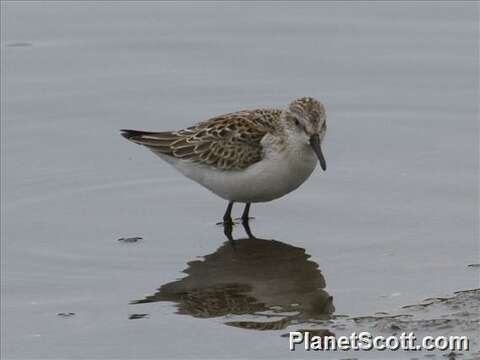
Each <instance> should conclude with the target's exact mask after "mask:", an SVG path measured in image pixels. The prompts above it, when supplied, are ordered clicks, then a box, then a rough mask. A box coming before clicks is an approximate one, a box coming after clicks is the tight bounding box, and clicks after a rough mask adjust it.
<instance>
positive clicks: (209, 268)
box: [133, 238, 334, 329]
mask: <svg viewBox="0 0 480 360" xmlns="http://www.w3.org/2000/svg"><path fill="white" fill-rule="evenodd" d="M309 257H310V256H309V255H307V254H306V253H305V249H302V248H299V247H294V246H291V245H288V244H285V243H282V242H280V241H276V240H263V239H255V238H249V239H240V240H234V241H233V243H232V241H228V242H225V243H224V244H223V245H222V246H221V247H220V248H218V249H217V251H215V252H214V253H213V254H210V255H207V256H205V257H204V260H203V261H200V260H196V261H191V262H189V263H188V268H187V269H186V270H184V272H185V273H186V274H188V276H187V277H185V278H183V279H181V280H178V281H174V282H171V283H168V284H165V285H162V286H161V287H160V288H159V289H158V290H157V292H156V293H155V294H153V295H151V296H147V297H146V298H145V299H142V300H137V301H134V302H133V303H134V304H139V303H149V302H157V301H173V302H176V303H177V308H178V313H179V314H188V315H191V316H194V317H199V318H210V317H218V316H225V315H231V314H233V315H247V314H250V315H259V314H258V313H259V312H268V313H269V314H270V315H271V314H276V315H278V316H280V317H282V319H281V320H280V321H274V322H270V323H265V322H253V321H240V322H232V323H228V324H229V325H233V326H239V327H244V328H257V329H260V328H262V326H263V327H264V329H267V328H269V329H273V328H284V327H286V326H288V325H289V324H290V323H291V322H292V321H296V322H302V320H304V321H308V320H309V319H310V320H314V319H325V318H328V316H329V315H330V314H332V313H333V312H334V307H333V302H332V297H331V296H330V295H329V294H328V293H327V292H326V291H325V290H323V288H324V287H325V279H324V278H323V275H322V273H321V272H320V270H319V269H318V265H317V264H316V263H315V262H313V261H311V260H308V258H309ZM285 312H293V314H294V315H292V313H290V314H289V315H285V314H281V313H285ZM262 324H263V325H262Z"/></svg>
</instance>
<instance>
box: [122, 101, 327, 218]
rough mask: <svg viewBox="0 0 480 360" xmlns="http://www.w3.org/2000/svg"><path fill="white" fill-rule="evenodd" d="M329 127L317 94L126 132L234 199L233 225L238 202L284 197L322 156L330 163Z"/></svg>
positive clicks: (322, 160) (228, 215)
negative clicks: (182, 125) (325, 147)
mask: <svg viewBox="0 0 480 360" xmlns="http://www.w3.org/2000/svg"><path fill="white" fill-rule="evenodd" d="M326 131H327V124H326V114H325V108H324V107H323V105H322V104H321V103H320V102H319V101H318V100H316V99H314V98H311V97H303V98H300V99H297V100H294V101H292V102H291V103H290V104H289V105H288V107H287V108H286V109H255V110H244V111H238V112H234V113H229V114H225V115H220V116H216V117H214V118H211V119H209V120H206V121H203V122H200V123H198V124H196V125H193V126H191V127H188V128H186V129H183V130H178V131H162V132H147V131H138V130H121V134H122V136H124V137H125V138H126V139H128V140H130V141H132V142H134V143H136V144H140V145H144V146H146V147H147V148H148V149H150V150H151V151H153V152H154V153H155V154H156V155H158V156H160V157H161V158H162V159H164V160H165V161H167V162H168V163H170V164H171V165H173V166H174V167H175V168H176V169H177V170H179V171H180V172H181V173H182V174H183V175H185V176H186V177H188V178H190V179H192V180H194V181H196V182H197V183H199V184H200V185H203V186H204V187H206V188H207V189H209V190H210V191H212V192H213V193H215V194H216V195H218V196H220V197H221V198H223V199H225V200H227V201H228V206H227V210H226V212H225V215H224V216H223V223H224V224H232V217H231V212H232V207H233V204H234V203H235V202H239V203H245V209H244V211H243V214H242V221H243V222H248V219H249V217H248V216H249V211H250V205H251V203H257V202H266V201H271V200H274V199H278V198H280V197H282V196H283V195H285V194H288V193H289V192H291V191H293V190H295V189H296V188H298V187H299V186H300V185H301V184H302V183H303V182H304V181H305V180H306V179H307V178H308V177H309V176H310V175H311V173H312V172H313V170H314V169H315V166H316V164H317V158H318V161H319V162H320V166H321V168H322V169H323V170H326V168H327V165H326V162H325V158H324V156H323V153H322V150H321V144H322V141H323V139H324V137H325V133H326Z"/></svg>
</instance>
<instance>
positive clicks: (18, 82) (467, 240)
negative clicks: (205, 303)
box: [1, 1, 479, 359]
mask: <svg viewBox="0 0 480 360" xmlns="http://www.w3.org/2000/svg"><path fill="white" fill-rule="evenodd" d="M477 7H478V4H477V3H475V2H440V3H419V2H405V3H396V2H380V3H360V2H355V3H354V2H321V3H313V2H305V3H288V2H281V3H273V2H263V3H253V2H248V3H227V2H217V3H214V2H211V3H189V2H178V3H168V2H142V3H128V2H118V3H107V2H71V3H66V2H49V3H44V2H36V1H35V2H26V1H25V2H16V1H15V2H14V1H9V2H7V1H5V2H2V4H1V10H2V18H1V26H2V39H1V40H2V42H1V56H2V74H1V75H2V80H1V86H2V88H1V91H2V97H1V105H2V109H1V111H2V124H1V125H2V128H1V130H2V131H1V156H2V158H1V160H2V163H1V166H2V168H1V170H2V179H1V180H2V209H1V210H2V211H1V213H2V214H1V215H2V229H1V231H2V233H1V240H2V243H1V250H2V251H1V256H2V268H1V270H2V272H1V276H2V278H1V280H2V281H1V285H2V332H1V336H2V349H1V351H2V357H4V358H8V359H13V358H173V357H178V358H187V357H188V358H197V357H198V358H225V357H228V358H270V357H271V358H283V357H303V356H306V357H315V358H342V357H345V356H348V355H349V354H341V353H340V354H318V353H313V354H312V353H303V352H300V353H298V352H296V353H290V352H289V351H288V350H287V346H288V343H287V340H286V339H285V338H282V337H280V336H279V334H281V333H284V332H285V331H281V332H275V331H273V332H256V331H248V330H244V329H236V328H231V327H227V326H225V325H224V324H223V320H224V319H220V318H213V319H196V318H193V317H190V316H186V315H183V316H181V315H177V314H175V306H174V304H172V303H168V302H161V303H154V304H142V305H129V302H130V301H131V300H135V299H139V298H142V297H143V296H145V295H149V294H152V293H154V292H155V289H156V288H158V287H159V286H160V285H162V284H165V283H167V282H171V281H173V280H175V279H178V278H181V277H182V276H184V275H182V273H181V270H183V269H184V268H186V267H187V265H186V263H187V262H188V261H191V260H194V259H198V258H199V257H201V256H203V255H206V254H210V253H213V252H214V251H215V250H216V249H217V248H218V247H219V246H220V245H221V244H222V243H223V242H224V240H225V239H224V237H223V234H222V231H221V229H219V228H218V227H216V226H215V222H216V221H218V219H220V217H221V215H222V214H223V211H224V207H225V205H226V204H225V203H224V201H222V200H221V199H219V198H216V197H215V196H214V195H213V194H211V193H209V192H208V191H206V190H204V189H202V188H201V187H200V186H198V185H197V184H195V183H193V182H190V181H189V180H188V179H185V178H183V177H182V176H181V175H180V174H178V173H177V172H175V170H174V169H172V168H171V167H169V166H168V165H167V164H165V163H162V161H161V160H160V159H158V158H156V157H155V156H154V155H152V154H150V153H149V152H147V151H145V150H144V149H142V148H141V147H138V146H135V145H132V144H130V143H127V142H126V141H125V140H124V139H123V138H121V137H120V136H119V135H118V130H119V129H120V128H137V129H145V130H169V129H170V130H174V129H178V128H182V127H186V126H188V125H191V124H192V123H194V122H197V121H201V120H205V119H207V118H209V117H211V116H214V115H218V114H221V113H225V112H230V111H234V110H241V109H244V108H255V107H265V106H267V107H270V106H278V107H284V106H285V105H286V104H287V103H288V102H289V101H291V100H292V99H294V98H297V97H300V96H306V95H308V96H314V97H316V98H318V99H320V100H321V101H322V102H323V103H324V104H325V106H326V109H327V112H328V124H329V130H328V134H327V138H326V140H325V146H324V152H325V155H326V158H327V162H328V171H327V172H325V173H322V172H321V171H320V169H318V171H316V172H315V173H314V174H313V175H312V177H311V178H310V179H309V180H308V182H307V183H305V184H304V185H303V186H302V187H301V188H300V189H298V190H297V191H295V192H294V193H292V194H290V195H288V196H286V197H284V198H282V199H280V200H277V201H274V202H271V203H267V204H260V205H256V206H254V207H253V209H252V214H253V215H254V216H255V217H256V219H255V220H254V222H252V228H253V230H254V232H255V234H258V236H260V237H262V238H271V239H276V240H278V241H282V242H284V243H288V244H291V245H293V246H297V247H302V248H305V249H306V252H307V253H308V254H310V255H312V258H311V259H312V260H313V261H315V262H316V263H318V264H319V268H320V270H321V271H322V274H323V276H324V278H325V281H326V290H327V291H328V293H329V294H331V295H332V296H333V299H334V300H333V301H334V305H335V308H336V313H337V314H346V315H351V316H355V315H368V314H373V313H374V312H377V311H386V312H390V311H392V310H393V309H397V308H399V307H400V306H403V305H407V304H411V303H416V302H419V301H421V300H422V299H424V298H426V297H431V296H447V295H449V294H451V293H452V292H453V291H456V290H463V289H469V288H473V287H478V282H479V273H478V269H475V268H471V267H470V268H469V267H467V265H468V264H472V263H478V262H479V246H478V238H479V230H478V180H479V179H478V160H479V158H478V122H477V121H478V95H479V93H478V75H479V74H478V8H477ZM236 212H237V213H238V215H239V214H240V209H239V208H237V209H236ZM236 232H237V234H236V236H237V237H240V236H243V235H242V234H241V230H240V229H236ZM126 236H127V237H128V236H141V237H142V238H143V240H141V241H139V242H137V243H135V244H123V243H120V242H118V241H117V239H118V238H120V237H126ZM60 312H74V313H75V315H74V316H72V317H68V318H62V317H59V316H57V313H60ZM132 313H148V314H149V318H148V319H138V320H129V319H128V316H129V315H130V314H132ZM354 355H355V356H356V357H358V358H362V359H363V358H370V357H380V358H381V357H382V354H375V353H356V354H354ZM390 355H392V356H394V355H396V356H399V357H402V356H405V355H402V354H401V353H396V354H390Z"/></svg>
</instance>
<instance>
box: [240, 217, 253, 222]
mask: <svg viewBox="0 0 480 360" xmlns="http://www.w3.org/2000/svg"><path fill="white" fill-rule="evenodd" d="M250 220H255V218H254V217H253V216H249V217H247V218H244V217H239V218H235V221H241V222H245V221H250Z"/></svg>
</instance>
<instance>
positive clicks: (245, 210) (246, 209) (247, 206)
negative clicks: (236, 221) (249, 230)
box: [242, 203, 251, 222]
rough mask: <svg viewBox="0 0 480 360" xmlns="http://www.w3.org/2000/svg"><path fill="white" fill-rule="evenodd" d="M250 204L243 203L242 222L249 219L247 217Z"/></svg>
mask: <svg viewBox="0 0 480 360" xmlns="http://www.w3.org/2000/svg"><path fill="white" fill-rule="evenodd" d="M250 204H251V203H246V204H245V209H243V214H242V222H248V220H249V219H250V218H249V217H248V213H249V212H250Z"/></svg>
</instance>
